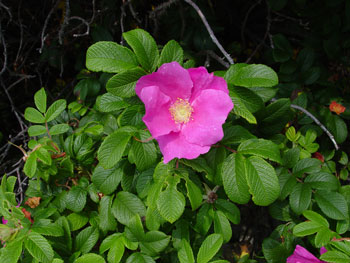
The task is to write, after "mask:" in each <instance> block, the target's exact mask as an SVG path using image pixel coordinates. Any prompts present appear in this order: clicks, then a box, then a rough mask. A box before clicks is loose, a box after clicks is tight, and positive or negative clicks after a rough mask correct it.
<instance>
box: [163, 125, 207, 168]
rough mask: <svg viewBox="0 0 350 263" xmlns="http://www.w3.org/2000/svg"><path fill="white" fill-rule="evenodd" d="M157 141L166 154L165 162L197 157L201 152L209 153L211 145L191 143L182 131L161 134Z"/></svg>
mask: <svg viewBox="0 0 350 263" xmlns="http://www.w3.org/2000/svg"><path fill="white" fill-rule="evenodd" d="M157 141H158V144H159V148H160V151H161V152H162V154H163V156H164V163H168V162H169V161H171V160H172V159H174V158H179V159H180V158H186V159H195V158H197V157H198V156H199V155H200V154H203V153H207V152H208V151H209V149H210V147H209V146H199V145H196V144H192V143H189V142H188V141H186V139H185V138H184V137H183V136H182V135H181V133H180V132H172V133H170V134H167V135H164V136H160V137H158V138H157Z"/></svg>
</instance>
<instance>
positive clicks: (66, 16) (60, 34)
mask: <svg viewBox="0 0 350 263" xmlns="http://www.w3.org/2000/svg"><path fill="white" fill-rule="evenodd" d="M63 15H64V20H63V23H62V25H61V27H60V31H59V32H58V43H60V45H62V43H63V41H62V38H63V33H64V29H65V27H66V26H67V25H68V23H69V20H70V17H69V16H70V6H69V0H66V6H65V12H64V14H63Z"/></svg>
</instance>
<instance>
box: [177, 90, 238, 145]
mask: <svg viewBox="0 0 350 263" xmlns="http://www.w3.org/2000/svg"><path fill="white" fill-rule="evenodd" d="M192 108H193V113H192V119H193V120H191V121H190V122H189V123H187V124H185V125H184V126H183V128H182V130H181V133H182V134H183V135H184V136H185V137H186V140H187V141H188V142H190V143H195V144H198V145H200V146H208V145H212V144H214V143H217V142H218V141H220V140H221V139H222V137H223V136H224V132H223V130H222V124H223V123H224V122H225V121H226V118H227V115H228V113H229V112H230V111H231V110H232V108H233V103H232V100H231V98H230V97H229V96H228V95H227V94H226V93H224V92H223V91H220V90H212V89H207V90H204V91H202V92H201V93H200V94H199V96H198V97H197V98H195V99H194V101H193V102H192Z"/></svg>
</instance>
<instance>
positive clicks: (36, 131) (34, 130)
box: [28, 125, 47, 136]
mask: <svg viewBox="0 0 350 263" xmlns="http://www.w3.org/2000/svg"><path fill="white" fill-rule="evenodd" d="M46 132H47V131H46V127H45V126H43V125H32V126H30V127H29V128H28V134H29V136H39V135H42V134H45V133H46Z"/></svg>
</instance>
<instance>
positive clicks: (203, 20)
mask: <svg viewBox="0 0 350 263" xmlns="http://www.w3.org/2000/svg"><path fill="white" fill-rule="evenodd" d="M184 1H185V2H186V3H188V4H190V5H191V6H192V7H193V8H194V9H195V10H196V11H197V13H198V15H199V17H200V18H201V19H202V22H203V23H204V25H205V27H206V29H207V30H208V33H209V35H210V37H211V39H212V40H213V42H214V43H215V45H216V46H217V47H218V48H219V49H220V51H221V52H222V54H224V56H225V58H226V59H227V60H228V62H229V63H230V64H231V65H232V64H234V62H233V59H232V58H231V56H230V55H229V54H228V53H227V52H226V50H225V49H224V48H223V47H222V45H221V44H220V42H219V41H218V39H217V38H216V36H215V35H214V32H213V30H212V29H211V27H210V26H209V23H208V21H207V19H206V18H205V16H204V15H203V13H202V11H201V10H200V9H199V7H198V6H197V5H196V4H195V3H194V2H192V0H184Z"/></svg>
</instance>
